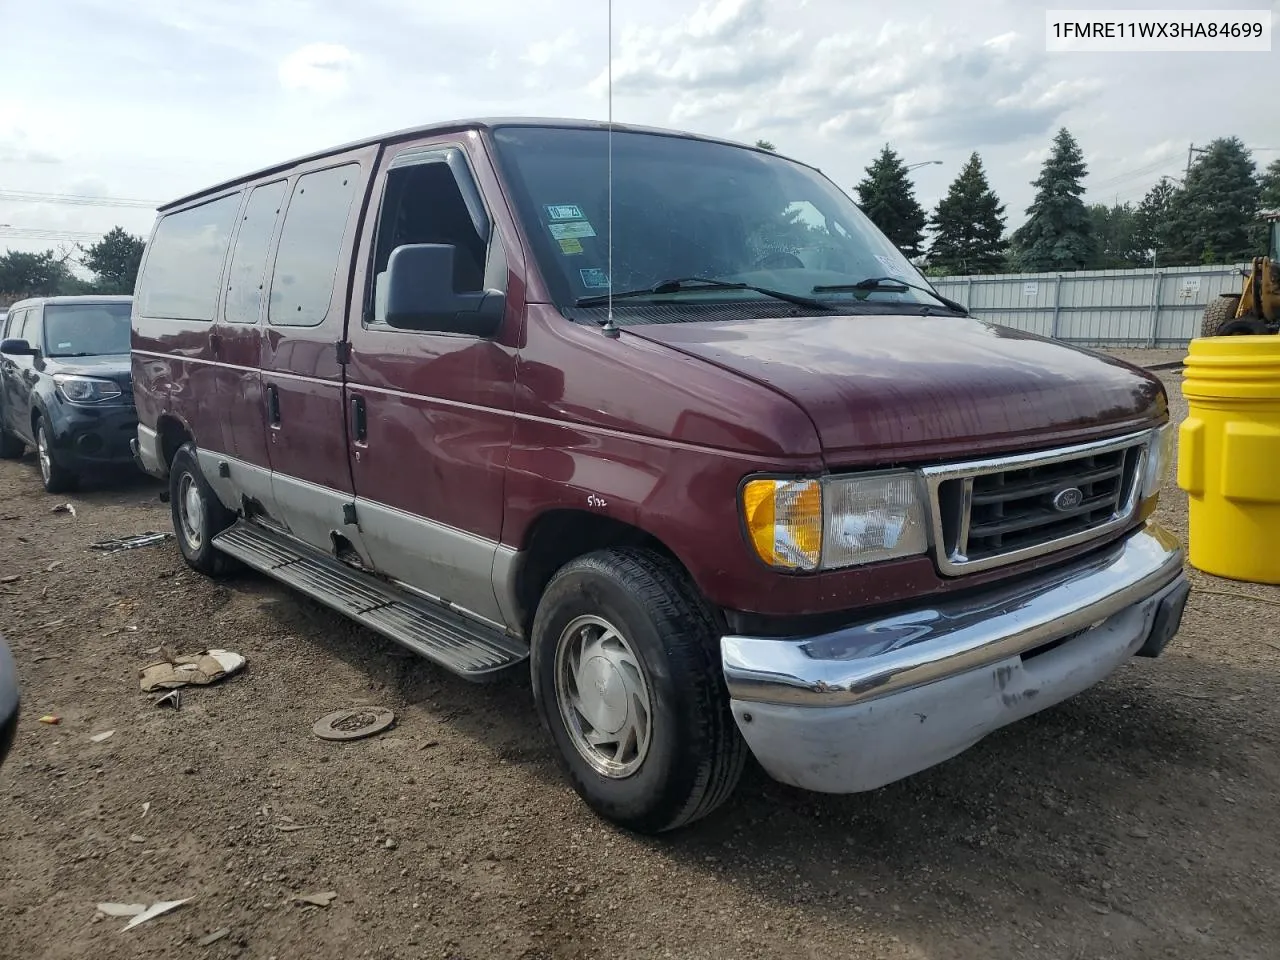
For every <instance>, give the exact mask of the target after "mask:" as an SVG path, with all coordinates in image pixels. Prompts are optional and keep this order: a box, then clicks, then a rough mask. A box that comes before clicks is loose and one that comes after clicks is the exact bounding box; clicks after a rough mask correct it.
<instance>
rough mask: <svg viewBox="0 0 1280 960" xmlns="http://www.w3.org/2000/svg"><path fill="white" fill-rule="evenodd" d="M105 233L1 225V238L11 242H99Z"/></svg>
mask: <svg viewBox="0 0 1280 960" xmlns="http://www.w3.org/2000/svg"><path fill="white" fill-rule="evenodd" d="M104 233H105V231H104V232H100V233H93V232H90V231H87V230H53V229H43V228H40V227H11V226H9V225H7V224H5V225H0V238H6V239H9V240H58V241H65V242H67V243H80V242H97V241H98V240H101V239H102V237H103V235H104Z"/></svg>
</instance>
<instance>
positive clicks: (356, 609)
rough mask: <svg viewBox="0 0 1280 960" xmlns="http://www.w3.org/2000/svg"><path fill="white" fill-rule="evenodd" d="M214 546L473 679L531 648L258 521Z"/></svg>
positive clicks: (510, 662) (519, 657)
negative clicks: (275, 531) (312, 548)
mask: <svg viewBox="0 0 1280 960" xmlns="http://www.w3.org/2000/svg"><path fill="white" fill-rule="evenodd" d="M213 545H214V546H215V547H217V548H218V549H219V550H221V551H222V552H223V553H226V554H228V555H230V556H232V557H235V558H236V559H237V560H239V561H240V562H241V563H243V564H245V565H246V566H249V567H252V568H253V569H255V570H258V571H260V572H262V573H265V574H267V575H268V576H270V577H273V578H275V579H276V580H279V581H280V582H281V583H284V584H286V585H288V586H290V587H293V588H294V589H295V590H297V591H298V592H299V593H304V594H306V595H307V596H309V597H311V598H312V599H313V600H316V601H318V602H319V603H323V604H324V605H325V606H327V607H331V608H332V609H334V610H337V611H338V612H339V613H342V614H345V615H346V616H348V617H350V618H351V619H353V620H355V621H357V622H359V623H361V624H363V625H364V626H366V627H369V628H370V629H371V630H376V631H377V632H378V633H380V634H382V635H383V636H385V637H388V638H390V639H392V640H394V641H396V642H397V643H399V644H402V645H403V646H405V647H408V648H409V649H410V650H412V651H414V652H415V653H417V654H419V655H421V656H423V657H425V658H426V659H428V660H430V661H432V662H433V663H436V664H439V665H440V666H442V667H444V668H445V669H446V670H448V671H450V672H452V673H455V674H457V675H458V676H460V677H463V678H465V679H467V680H485V679H487V678H489V677H490V676H491V675H493V674H495V673H497V672H499V671H501V670H504V669H506V668H507V667H510V666H513V665H515V664H518V663H520V662H521V661H523V660H525V659H527V658H528V656H529V650H528V647H527V646H525V644H523V643H521V642H520V641H519V640H516V639H514V638H512V637H509V636H507V635H506V634H505V633H503V632H501V631H500V630H497V629H495V628H493V627H489V626H486V625H485V624H483V623H478V622H476V621H474V620H471V619H470V618H468V617H464V616H462V615H461V614H458V613H455V612H454V611H452V610H449V609H447V608H445V607H443V606H440V605H439V604H434V603H432V602H431V601H429V600H425V599H421V598H419V597H416V596H414V595H413V594H411V593H409V592H408V591H405V590H401V589H399V588H397V587H395V586H393V585H391V584H387V583H384V582H382V581H381V580H378V579H376V578H375V577H373V576H370V575H369V574H367V573H362V572H360V571H358V570H353V569H352V568H350V567H348V566H347V565H346V564H344V563H341V562H340V561H338V560H335V559H333V558H332V557H327V556H325V555H323V554H321V553H319V552H317V551H313V550H311V549H310V548H308V547H306V546H304V545H302V544H300V543H298V542H297V541H295V540H292V539H290V538H289V537H285V536H283V535H281V534H278V533H274V532H273V531H270V530H267V529H265V528H263V527H260V526H258V525H257V524H253V523H248V522H246V521H243V520H242V521H240V522H238V523H236V524H235V525H234V526H232V527H230V528H228V529H227V530H225V531H223V532H222V533H220V534H219V535H218V536H217V537H215V538H214V540H213Z"/></svg>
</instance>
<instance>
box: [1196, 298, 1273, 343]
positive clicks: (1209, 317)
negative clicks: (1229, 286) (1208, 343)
mask: <svg viewBox="0 0 1280 960" xmlns="http://www.w3.org/2000/svg"><path fill="white" fill-rule="evenodd" d="M1239 309H1240V294H1238V293H1227V294H1223V295H1222V296H1220V297H1218V299H1216V300H1214V301H1213V302H1212V303H1210V304H1209V305H1208V306H1207V307H1205V308H1204V319H1203V320H1201V321H1200V336H1202V337H1238V336H1258V335H1260V334H1264V333H1266V332H1267V325H1266V324H1265V323H1263V322H1262V321H1261V320H1260V319H1258V318H1257V317H1255V316H1253V315H1252V314H1246V315H1245V316H1243V317H1237V316H1236V311H1237V310H1239Z"/></svg>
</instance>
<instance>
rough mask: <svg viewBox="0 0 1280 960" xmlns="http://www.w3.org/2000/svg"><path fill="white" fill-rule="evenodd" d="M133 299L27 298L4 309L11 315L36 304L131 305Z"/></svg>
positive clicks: (97, 296)
mask: <svg viewBox="0 0 1280 960" xmlns="http://www.w3.org/2000/svg"><path fill="white" fill-rule="evenodd" d="M132 301H133V297H131V296H129V295H128V294H114V293H101V294H96V293H94V294H84V295H82V296H75V297H71V296H67V297H27V298H26V299H25V300H19V301H17V302H16V303H11V304H9V306H8V307H6V308H5V309H6V310H8V311H9V312H10V313H12V312H13V311H14V310H17V309H18V308H19V307H32V306H35V305H37V304H41V303H43V304H45V305H46V306H59V305H61V304H71V303H131V302H132Z"/></svg>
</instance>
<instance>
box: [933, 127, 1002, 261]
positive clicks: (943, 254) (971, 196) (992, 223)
mask: <svg viewBox="0 0 1280 960" xmlns="http://www.w3.org/2000/svg"><path fill="white" fill-rule="evenodd" d="M1004 223H1005V216H1004V205H1003V204H1002V203H1001V202H1000V198H999V197H997V196H996V194H995V191H994V190H992V189H991V184H990V183H988V182H987V174H986V171H985V170H984V169H983V168H982V158H981V157H979V156H978V154H977V153H976V152H975V153H973V154H972V155H970V157H969V160H968V162H966V163H965V165H964V167H963V168H962V169H961V171H960V175H959V176H958V177H956V178H955V180H953V181H952V183H951V186H950V188H949V189H948V190H947V195H946V196H945V197H943V198H942V199H941V200H939V201H938V206H937V209H936V210H934V213H933V218H932V220H931V221H930V228H931V229H932V230H933V234H934V238H933V244H932V245H931V246H930V247H929V266H930V267H931V268H937V269H938V270H940V271H941V272H942V274H943V275H946V274H949V273H950V274H975V273H999V272H1000V271H1001V270H1002V269H1003V268H1004V260H1005V247H1006V246H1007V245H1008V244H1007V243H1006V241H1005V239H1004Z"/></svg>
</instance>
